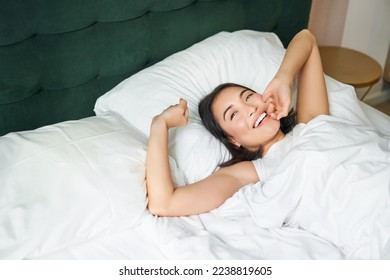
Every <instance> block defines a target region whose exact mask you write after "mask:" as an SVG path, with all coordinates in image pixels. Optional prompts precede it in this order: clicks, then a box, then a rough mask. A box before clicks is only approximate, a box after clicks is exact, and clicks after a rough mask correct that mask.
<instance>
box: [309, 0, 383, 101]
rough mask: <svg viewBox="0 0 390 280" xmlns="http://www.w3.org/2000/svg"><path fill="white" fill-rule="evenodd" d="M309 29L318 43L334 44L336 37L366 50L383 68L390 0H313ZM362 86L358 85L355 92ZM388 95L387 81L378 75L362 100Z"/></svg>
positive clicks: (345, 43) (347, 43)
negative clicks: (375, 82) (378, 77)
mask: <svg viewBox="0 0 390 280" xmlns="http://www.w3.org/2000/svg"><path fill="white" fill-rule="evenodd" d="M324 9H326V12H324ZM332 17H333V18H332ZM323 22H328V23H329V22H330V23H329V24H323ZM335 22H336V23H338V25H337V26H335ZM319 23H321V24H319ZM309 29H311V30H312V32H313V33H314V34H315V35H316V36H317V40H318V43H319V44H322V45H335V43H334V42H335V38H336V39H337V40H338V41H336V42H337V43H336V45H341V46H344V47H348V48H352V49H356V50H358V51H361V52H363V53H366V54H368V55H369V56H371V57H373V58H374V59H375V60H377V61H378V62H379V64H381V66H382V68H384V67H385V62H386V57H387V54H388V50H389V47H390V0H343V1H340V0H313V5H312V11H311V17H310V22H309ZM340 37H341V40H340ZM339 41H341V42H339ZM338 43H339V44H338ZM365 90H366V89H357V93H358V95H359V94H362V93H363V92H364V91H365ZM389 99H390V85H389V83H385V82H384V81H383V80H382V79H381V80H380V81H379V82H378V83H377V84H376V85H375V86H374V87H373V88H372V89H371V92H370V93H369V95H367V97H366V98H365V101H366V102H367V103H369V104H376V103H380V102H383V101H385V100H389Z"/></svg>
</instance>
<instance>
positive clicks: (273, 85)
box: [263, 76, 291, 120]
mask: <svg viewBox="0 0 390 280" xmlns="http://www.w3.org/2000/svg"><path fill="white" fill-rule="evenodd" d="M263 100H264V101H265V102H266V103H267V104H268V108H269V109H268V112H267V113H268V114H270V115H271V117H272V118H274V119H277V120H280V119H281V118H283V117H286V116H287V115H288V112H289V110H290V105H291V84H290V83H289V82H286V81H284V80H283V79H282V78H280V77H277V76H276V77H275V78H273V79H272V81H271V82H270V83H269V84H268V86H267V88H266V89H265V91H264V93H263Z"/></svg>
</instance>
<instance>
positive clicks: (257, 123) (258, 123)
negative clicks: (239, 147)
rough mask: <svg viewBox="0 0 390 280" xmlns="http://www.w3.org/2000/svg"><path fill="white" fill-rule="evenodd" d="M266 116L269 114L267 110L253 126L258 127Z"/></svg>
mask: <svg viewBox="0 0 390 280" xmlns="http://www.w3.org/2000/svg"><path fill="white" fill-rule="evenodd" d="M266 116H267V113H266V112H264V113H262V114H261V115H260V117H259V118H258V119H257V120H256V122H255V124H254V125H253V128H256V127H258V126H259V125H260V124H261V122H262V121H263V120H264V119H265V117H266Z"/></svg>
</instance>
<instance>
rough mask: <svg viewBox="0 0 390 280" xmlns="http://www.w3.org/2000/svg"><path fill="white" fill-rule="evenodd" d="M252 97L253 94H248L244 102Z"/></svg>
mask: <svg viewBox="0 0 390 280" xmlns="http://www.w3.org/2000/svg"><path fill="white" fill-rule="evenodd" d="M252 95H253V93H250V94H248V95H247V97H246V98H245V101H248V100H249V98H251V96H252Z"/></svg>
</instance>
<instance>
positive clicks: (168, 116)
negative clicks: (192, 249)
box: [153, 98, 189, 128]
mask: <svg viewBox="0 0 390 280" xmlns="http://www.w3.org/2000/svg"><path fill="white" fill-rule="evenodd" d="M188 114H189V109H188V106H187V101H186V100H184V99H182V98H180V101H179V104H175V105H171V106H169V107H168V108H166V109H165V110H164V111H163V112H162V113H161V114H160V115H157V116H155V117H154V118H153V122H156V121H163V122H165V124H166V126H167V128H172V127H177V126H184V125H186V124H187V122H188Z"/></svg>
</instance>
